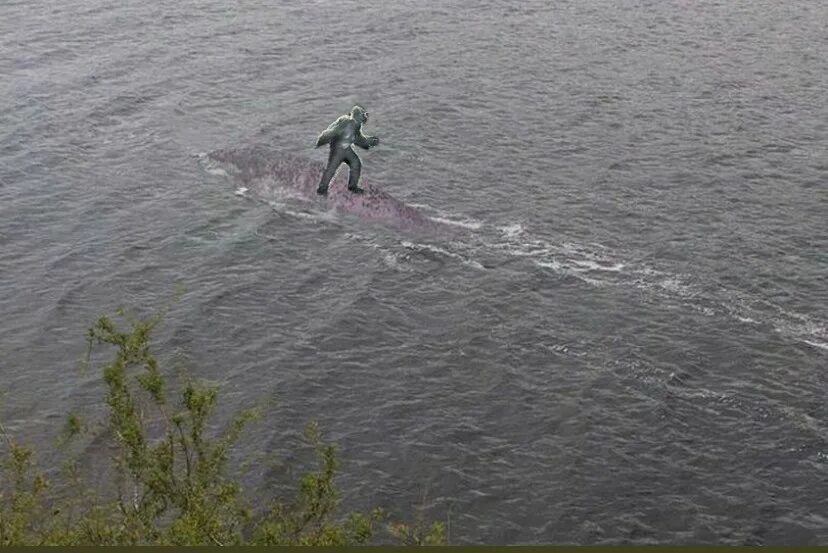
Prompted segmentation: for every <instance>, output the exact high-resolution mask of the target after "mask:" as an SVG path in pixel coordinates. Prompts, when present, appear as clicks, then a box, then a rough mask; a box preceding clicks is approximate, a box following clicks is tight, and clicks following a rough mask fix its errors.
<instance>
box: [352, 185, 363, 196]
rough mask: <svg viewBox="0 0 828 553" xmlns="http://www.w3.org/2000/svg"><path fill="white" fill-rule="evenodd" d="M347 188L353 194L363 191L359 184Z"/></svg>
mask: <svg viewBox="0 0 828 553" xmlns="http://www.w3.org/2000/svg"><path fill="white" fill-rule="evenodd" d="M348 190H350V191H351V192H353V193H354V194H362V193H363V192H365V189H364V188H360V187H359V186H349V187H348Z"/></svg>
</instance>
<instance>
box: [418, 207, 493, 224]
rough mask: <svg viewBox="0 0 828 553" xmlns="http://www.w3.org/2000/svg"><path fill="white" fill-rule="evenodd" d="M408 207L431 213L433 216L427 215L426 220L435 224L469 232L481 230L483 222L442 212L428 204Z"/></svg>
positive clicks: (457, 214)
mask: <svg viewBox="0 0 828 553" xmlns="http://www.w3.org/2000/svg"><path fill="white" fill-rule="evenodd" d="M408 205H409V206H411V207H413V208H416V209H420V210H423V211H428V212H430V213H433V214H434V215H428V218H429V219H431V220H432V221H434V222H435V223H441V224H443V225H453V226H456V227H461V228H465V229H469V230H480V229H481V228H483V224H484V223H483V221H479V220H477V219H473V218H471V217H467V216H465V215H462V214H459V213H450V212H448V211H443V210H442V209H437V208H436V207H432V206H430V205H428V204H419V203H409V204H408Z"/></svg>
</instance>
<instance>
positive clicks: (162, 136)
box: [0, 0, 828, 544]
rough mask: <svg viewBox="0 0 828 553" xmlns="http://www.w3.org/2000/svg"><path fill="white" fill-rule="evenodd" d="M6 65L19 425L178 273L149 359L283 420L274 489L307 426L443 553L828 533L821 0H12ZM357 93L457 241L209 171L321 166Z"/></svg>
mask: <svg viewBox="0 0 828 553" xmlns="http://www.w3.org/2000/svg"><path fill="white" fill-rule="evenodd" d="M0 73H2V75H3V77H4V78H3V79H2V80H0V313H2V320H1V321H0V379H2V380H1V381H2V392H3V396H2V398H0V401H1V402H2V403H1V404H0V407H2V413H3V420H4V421H5V424H6V426H8V427H9V428H10V429H11V430H12V431H14V432H15V433H16V434H17V435H18V436H20V437H21V438H24V439H28V440H33V441H34V442H35V443H36V444H40V446H41V448H42V449H45V450H46V451H50V447H51V446H50V444H51V443H52V440H53V439H54V436H55V435H56V433H57V431H58V430H59V429H60V426H61V424H62V420H63V417H64V415H65V413H67V412H69V411H75V412H81V413H83V412H88V411H89V409H92V410H93V411H94V408H90V407H89V405H94V404H96V402H98V400H99V398H100V397H101V396H102V394H103V391H102V388H101V386H100V384H99V382H98V375H97V374H96V373H95V372H94V371H91V372H90V371H82V370H80V369H79V366H80V363H81V359H82V358H83V356H84V353H85V351H86V345H85V343H84V338H85V330H86V328H88V326H89V325H90V324H91V323H92V321H93V320H94V319H95V318H96V317H97V316H99V315H102V314H111V313H112V312H113V311H114V310H115V308H116V307H117V306H118V305H121V304H123V305H126V306H128V307H130V308H131V309H132V311H133V312H135V313H137V314H148V313H152V312H155V311H158V310H160V309H162V308H163V307H164V306H165V305H167V304H169V303H170V301H171V300H172V298H174V297H175V296H176V291H177V290H180V297H179V298H178V300H177V301H175V302H174V303H172V305H171V307H170V310H169V313H168V315H167V317H166V319H165V321H164V323H163V325H162V326H161V327H160V328H159V330H158V333H157V351H158V352H159V354H160V357H161V359H162V360H163V361H164V363H165V367H166V368H167V371H168V373H169V374H179V373H181V372H186V373H187V374H190V375H192V376H195V377H197V378H200V379H208V380H212V381H217V382H219V383H221V385H222V394H221V399H222V402H221V406H220V410H219V411H220V413H219V415H220V417H225V418H226V416H228V415H229V414H230V413H232V412H234V411H236V410H238V409H241V408H243V407H247V406H250V405H252V404H254V403H260V404H261V403H265V404H267V405H268V407H267V409H266V414H265V416H264V417H263V419H262V420H261V421H259V422H258V423H256V424H255V426H254V427H253V428H252V429H251V432H252V434H251V435H248V437H247V438H246V439H245V440H243V441H242V451H243V452H244V453H249V454H254V453H257V452H264V453H266V454H267V460H263V461H262V462H261V464H260V465H258V466H257V468H256V469H255V470H254V471H253V473H252V474H250V475H248V477H247V478H248V479H249V481H250V482H251V484H252V485H257V486H261V488H262V489H265V490H266V489H270V488H278V489H281V488H282V487H283V486H284V485H286V482H289V481H292V479H294V477H295V476H296V474H297V473H298V472H297V471H299V470H301V467H300V466H299V465H297V463H298V462H300V461H302V460H303V459H304V453H301V450H300V452H298V453H297V450H296V449H295V448H294V446H295V444H296V443H297V439H298V438H297V435H298V433H299V432H301V429H302V427H303V426H304V425H305V424H306V423H308V422H310V421H319V423H320V425H321V428H322V429H323V431H324V433H325V436H326V437H327V438H328V439H331V440H333V441H334V442H336V443H337V445H338V446H339V451H340V453H341V457H342V463H343V474H342V477H341V478H340V484H341V486H342V488H343V490H344V492H345V506H346V507H348V508H365V507H369V506H373V505H379V506H383V507H385V508H386V509H388V510H390V511H392V512H395V513H400V514H403V513H410V512H412V510H413V508H414V507H415V506H417V505H421V506H423V507H424V508H425V511H426V515H427V516H428V517H430V518H432V519H437V520H449V521H450V538H451V541H452V543H492V544H496V543H497V544H499V543H510V544H511V543H537V542H543V543H549V542H554V543H562V542H563V543H588V544H593V543H639V544H642V543H651V542H659V543H663V542H673V543H728V544H742V543H752V544H753V543H755V544H775V543H801V544H805V543H826V541H828V500H826V497H828V402H826V391H828V372H827V371H826V369H828V102H826V90H827V89H828V3H825V2H820V1H816V0H791V1H789V2H777V1H770V0H728V1H725V0H701V1H698V2H688V1H680V0H666V1H655V0H620V1H608V0H585V1H581V0H561V1H556V2H545V1H540V0H529V1H526V2H521V3H519V4H515V5H514V6H511V5H507V4H505V3H500V2H492V1H489V0H487V1H484V2H471V1H465V0H460V1H456V2H452V3H446V2H432V1H425V2H398V1H396V0H394V1H388V0H386V1H382V2H380V1H373V0H372V1H364V2H359V3H355V2H349V1H343V2H336V3H334V2H326V1H321V0H319V1H303V2H296V1H279V2H272V3H261V2H250V1H245V0H223V1H219V0H181V1H179V2H174V3H170V2H158V1H154V0H150V1H146V2H117V3H112V2H104V1H103V0H74V1H60V2H59V1H57V0H41V1H38V2H31V1H26V0H4V2H3V4H2V6H0ZM354 103H361V104H362V105H364V106H365V107H366V108H367V109H368V110H369V112H370V113H371V118H370V120H369V122H368V125H367V127H366V132H368V133H369V134H376V135H378V136H380V138H381V140H382V143H381V144H380V146H379V147H378V148H376V149H375V150H371V151H370V152H360V155H361V157H362V161H363V179H364V181H365V182H366V183H368V184H371V185H372V186H375V187H377V188H378V189H381V190H382V191H384V192H386V193H388V194H390V195H392V196H394V197H396V198H398V199H399V200H401V201H403V202H405V203H406V204H408V206H410V207H413V208H415V209H417V210H419V211H420V212H422V213H423V214H424V215H425V216H426V217H429V218H430V219H431V220H434V221H436V222H438V223H439V224H438V225H437V230H436V231H435V230H434V229H432V230H431V231H429V232H420V231H419V230H418V229H416V228H413V229H412V228H408V227H405V226H401V225H398V224H395V221H394V220H379V219H371V218H366V217H362V216H357V215H353V214H349V213H347V212H343V211H341V210H333V209H330V208H329V206H328V205H327V204H326V202H325V200H319V199H307V198H304V197H296V196H294V195H291V194H290V193H289V190H288V188H287V187H285V188H284V189H283V188H280V185H279V183H280V180H279V175H274V178H273V179H272V182H271V184H270V187H269V188H267V187H265V188H266V192H267V193H262V192H261V191H259V192H257V193H256V194H251V193H248V192H244V191H243V190H241V187H242V185H243V184H244V183H242V182H239V181H238V179H236V178H233V177H232V175H231V176H226V175H225V174H223V172H222V171H217V170H212V169H211V167H210V165H209V164H206V163H205V162H204V160H205V159H206V157H205V154H208V153H209V152H213V151H215V150H218V149H226V148H231V149H240V150H243V151H244V149H245V148H249V147H250V145H251V144H254V143H256V144H265V145H268V147H270V148H272V151H273V152H274V153H273V156H274V158H278V156H279V155H280V152H281V153H283V154H284V155H294V156H297V155H298V156H304V157H305V158H307V159H309V160H313V161H315V162H321V161H324V159H325V157H326V152H325V151H323V150H322V149H320V150H314V149H313V148H312V145H313V142H314V140H315V138H316V136H317V134H318V133H319V132H321V131H322V130H323V129H324V128H325V127H326V126H327V125H328V124H329V123H330V122H331V121H332V120H333V119H334V118H336V117H337V116H338V115H340V114H342V113H345V112H346V111H347V110H348V109H349V108H350V107H351V106H352V105H353V104H354ZM85 410H86V411H85ZM98 413H99V414H100V408H98ZM99 431H100V429H98V432H99ZM94 432H95V431H93V436H94ZM101 447H102V446H101V445H100V444H99V443H98V440H96V439H94V438H88V443H87V445H86V446H85V450H84V455H85V457H86V459H87V460H88V461H89V463H90V464H91V463H93V462H94V461H95V460H96V459H97V460H100V459H104V460H105V457H106V455H103V453H105V451H101ZM45 455H46V457H49V456H50V455H51V454H49V453H46V454H45ZM54 455H57V454H56V453H55V454H54ZM273 460H277V461H278V462H276V464H274V462H273ZM279 463H283V464H287V465H288V466H290V467H291V468H290V470H289V471H288V473H285V470H284V467H283V465H281V464H279Z"/></svg>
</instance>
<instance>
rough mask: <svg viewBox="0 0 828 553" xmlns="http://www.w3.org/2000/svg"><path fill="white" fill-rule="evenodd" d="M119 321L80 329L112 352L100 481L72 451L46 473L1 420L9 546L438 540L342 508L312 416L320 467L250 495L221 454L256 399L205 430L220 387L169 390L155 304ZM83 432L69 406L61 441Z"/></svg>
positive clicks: (377, 515) (418, 524)
mask: <svg viewBox="0 0 828 553" xmlns="http://www.w3.org/2000/svg"><path fill="white" fill-rule="evenodd" d="M117 314H118V315H119V316H120V317H121V318H123V319H125V321H126V322H127V329H126V330H121V329H120V328H119V326H118V325H116V324H115V322H113V320H112V319H110V318H109V317H105V316H104V317H101V318H99V319H98V320H97V321H95V323H94V324H93V325H92V327H91V328H90V329H89V331H88V336H87V340H88V342H89V352H88V354H87V364H89V363H90V359H91V356H92V353H93V351H95V350H101V349H104V350H105V351H106V352H114V355H113V356H112V358H111V360H110V361H109V362H107V363H105V365H104V366H103V367H102V373H101V374H102V380H103V383H104V386H105V397H104V402H105V404H106V407H107V410H108V420H107V421H106V424H105V429H106V430H105V438H106V440H107V442H108V444H107V445H111V448H110V449H111V451H113V452H114V455H113V456H112V462H111V469H112V470H111V471H110V472H109V473H107V474H111V475H112V478H111V482H107V484H108V485H106V486H104V488H105V489H108V492H105V493H103V494H99V493H98V492H95V491H93V490H94V489H96V488H97V487H98V486H93V485H90V482H88V481H86V480H85V479H84V478H83V476H82V470H81V469H82V467H81V465H80V462H79V461H78V460H77V459H70V460H68V461H66V462H65V463H64V465H63V467H62V469H61V470H60V471H58V475H57V476H56V477H53V480H54V481H52V480H50V479H49V478H47V476H46V474H45V473H44V472H42V471H40V470H39V469H37V467H35V464H34V450H33V449H32V448H29V447H26V446H24V445H21V444H18V443H17V442H16V441H15V440H14V438H13V437H12V436H11V435H10V434H9V433H8V432H7V431H6V428H5V427H4V426H3V425H2V424H0V462H2V467H1V468H0V546H11V545H362V544H366V545H368V544H396V545H441V544H445V543H446V526H445V524H443V523H441V522H434V523H430V524H429V523H426V522H425V521H424V518H423V516H422V512H420V511H418V512H417V513H416V514H415V516H414V517H413V522H411V523H404V522H398V521H394V520H393V519H392V518H391V517H390V516H389V515H388V514H387V513H384V512H383V511H382V510H381V509H373V510H371V511H369V512H350V513H343V512H342V509H341V500H340V497H341V496H340V492H339V489H338V488H337V485H336V482H335V480H336V476H337V473H338V470H339V461H338V459H337V455H336V450H335V448H334V446H333V445H331V444H329V443H326V442H325V441H323V439H322V435H321V432H320V430H319V428H318V426H317V425H315V424H311V425H309V426H308V427H307V428H306V429H305V440H306V441H307V442H308V443H309V444H310V445H311V446H312V447H313V448H314V449H315V452H316V466H315V467H314V469H313V470H311V471H310V472H307V473H306V474H304V476H302V477H301V479H300V481H299V483H298V489H297V491H296V494H295V496H294V497H293V498H291V499H289V500H283V499H281V498H271V499H270V500H269V501H265V502H260V501H258V500H256V501H252V500H251V498H250V496H249V495H248V496H246V495H245V490H244V489H243V488H242V486H241V484H240V483H239V481H238V480H237V479H236V478H234V477H233V476H231V474H230V472H231V471H230V470H229V468H228V459H229V456H230V454H231V452H232V451H233V448H234V446H235V445H236V443H237V441H238V439H239V437H240V436H241V434H242V432H243V431H244V429H245V426H246V425H247V424H248V423H249V422H251V421H252V420H254V419H256V418H257V417H258V416H259V414H260V410H257V409H247V410H244V411H241V412H240V413H238V414H237V415H236V416H235V417H233V419H232V420H231V421H230V423H229V424H228V425H227V428H225V429H224V431H223V432H219V433H214V432H211V431H210V428H212V427H213V426H214V425H213V424H209V423H210V421H211V415H212V414H213V409H214V407H215V405H216V402H217V399H218V392H219V390H218V388H217V387H216V386H211V385H207V384H203V383H198V382H196V381H194V380H190V381H187V382H185V383H184V384H183V385H180V386H179V387H178V388H179V389H177V390H173V389H171V388H170V386H169V385H168V383H167V380H166V379H165V377H164V376H163V374H162V371H161V369H160V367H159V363H158V360H157V358H156V357H155V355H153V353H152V348H151V344H150V337H151V333H152V331H153V329H154V328H155V327H156V326H157V325H158V323H159V322H160V321H161V320H162V318H163V316H162V315H157V316H155V317H151V318H148V319H144V320H139V321H136V320H131V319H130V318H128V317H127V316H126V315H125V313H124V311H123V309H119V310H118V311H117ZM83 433H84V424H83V422H82V419H81V418H79V417H78V416H76V415H74V414H71V415H69V416H68V417H67V419H66V424H65V427H64V429H63V433H62V434H61V438H60V443H61V444H62V445H64V446H65V445H67V444H70V443H71V442H72V440H73V439H76V438H77V437H78V436H80V435H81V434H83Z"/></svg>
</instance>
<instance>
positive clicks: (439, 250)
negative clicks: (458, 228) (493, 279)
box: [400, 240, 486, 271]
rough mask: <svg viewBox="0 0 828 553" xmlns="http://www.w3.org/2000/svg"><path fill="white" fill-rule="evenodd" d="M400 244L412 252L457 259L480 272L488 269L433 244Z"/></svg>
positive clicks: (406, 242) (472, 260) (407, 242)
mask: <svg viewBox="0 0 828 553" xmlns="http://www.w3.org/2000/svg"><path fill="white" fill-rule="evenodd" d="M400 244H401V245H402V246H403V247H405V248H408V249H410V250H420V251H422V250H426V251H429V252H432V253H436V254H438V255H443V256H446V257H451V258H453V259H457V260H459V261H460V262H461V263H463V264H464V265H468V266H469V267H473V268H475V269H478V270H480V271H484V270H486V268H485V267H484V266H483V265H482V264H480V263H479V262H477V261H475V260H474V259H468V258H466V257H464V256H462V255H460V254H459V253H454V252H450V251H448V250H445V249H443V248H440V247H438V246H434V245H431V244H420V243H414V242H409V241H407V240H404V241H402V242H400Z"/></svg>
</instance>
